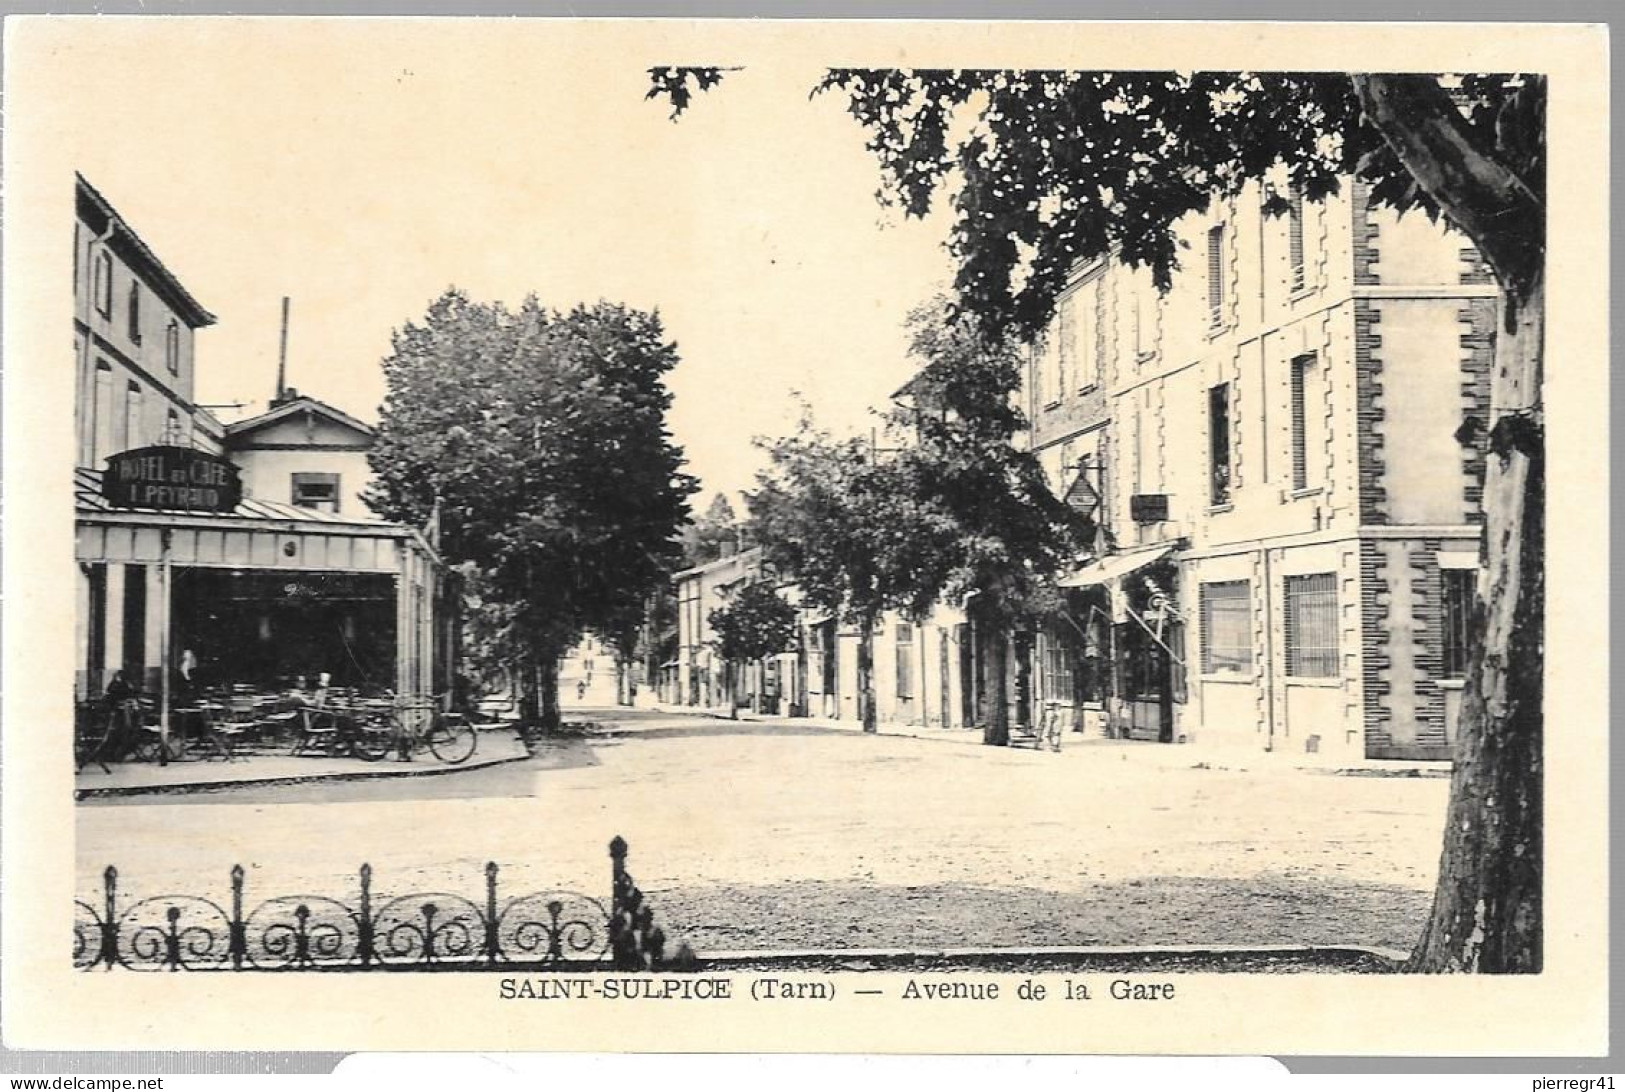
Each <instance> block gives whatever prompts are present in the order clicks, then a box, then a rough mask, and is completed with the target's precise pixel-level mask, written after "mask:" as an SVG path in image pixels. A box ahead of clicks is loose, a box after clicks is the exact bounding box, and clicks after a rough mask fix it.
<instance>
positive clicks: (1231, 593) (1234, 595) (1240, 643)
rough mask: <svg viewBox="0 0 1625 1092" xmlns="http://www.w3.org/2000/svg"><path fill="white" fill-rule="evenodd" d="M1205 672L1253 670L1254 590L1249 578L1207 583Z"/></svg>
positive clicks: (1204, 598) (1204, 592) (1203, 598)
mask: <svg viewBox="0 0 1625 1092" xmlns="http://www.w3.org/2000/svg"><path fill="white" fill-rule="evenodd" d="M1201 606H1202V674H1204V675H1248V674H1251V673H1252V670H1253V594H1252V584H1251V583H1249V582H1248V581H1246V580H1225V581H1222V582H1220V583H1217V584H1203V585H1202V587H1201Z"/></svg>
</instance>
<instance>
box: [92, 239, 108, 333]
mask: <svg viewBox="0 0 1625 1092" xmlns="http://www.w3.org/2000/svg"><path fill="white" fill-rule="evenodd" d="M94 268H95V277H96V283H95V288H94V292H95V299H96V310H97V311H98V312H100V313H101V316H102V318H112V317H113V256H112V255H111V254H109V253H107V251H105V250H103V251H101V252H100V253H99V254H97V255H96V264H95V267H94Z"/></svg>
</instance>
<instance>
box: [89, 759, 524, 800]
mask: <svg viewBox="0 0 1625 1092" xmlns="http://www.w3.org/2000/svg"><path fill="white" fill-rule="evenodd" d="M531 757H532V755H531V754H530V753H529V752H528V751H527V752H526V753H525V754H522V755H510V756H508V757H507V758H493V759H491V760H490V761H488V762H480V763H475V764H472V765H457V766H444V765H442V766H423V767H420V768H418V769H415V770H398V769H383V770H378V769H374V770H354V771H350V770H344V771H340V772H338V773H314V774H289V775H287V776H283V777H260V778H246V779H244V780H241V781H177V782H174V783H172V784H168V785H107V786H103V787H101V788H76V789H74V790H73V798H74V799H75V800H87V799H91V798H94V797H114V796H167V795H172V794H173V795H183V794H185V795H191V794H201V793H208V792H229V791H231V790H233V789H242V788H259V787H260V786H262V785H264V786H269V785H311V784H316V783H318V782H322V781H381V780H384V779H386V778H403V777H445V776H447V775H450V774H458V773H468V772H470V771H472V770H489V769H493V768H495V767H497V766H506V765H509V764H511V763H514V762H524V761H526V760H527V759H529V758H531Z"/></svg>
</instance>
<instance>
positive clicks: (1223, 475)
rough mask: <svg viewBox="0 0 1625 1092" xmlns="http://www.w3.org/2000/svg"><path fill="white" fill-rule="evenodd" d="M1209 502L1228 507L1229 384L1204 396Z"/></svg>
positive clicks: (1222, 384) (1211, 389)
mask: <svg viewBox="0 0 1625 1092" xmlns="http://www.w3.org/2000/svg"><path fill="white" fill-rule="evenodd" d="M1207 430H1208V431H1207V435H1208V468H1209V475H1208V476H1209V479H1210V488H1209V496H1208V500H1209V501H1210V502H1211V503H1212V504H1214V505H1220V504H1229V503H1230V384H1228V383H1220V384H1219V385H1218V386H1216V387H1212V388H1210V389H1209V390H1208V392H1207Z"/></svg>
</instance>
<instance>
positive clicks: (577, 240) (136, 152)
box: [51, 20, 952, 508]
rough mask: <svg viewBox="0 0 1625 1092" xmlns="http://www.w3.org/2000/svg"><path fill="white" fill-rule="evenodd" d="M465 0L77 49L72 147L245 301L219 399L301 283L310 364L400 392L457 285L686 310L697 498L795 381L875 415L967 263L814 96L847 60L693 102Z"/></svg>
mask: <svg viewBox="0 0 1625 1092" xmlns="http://www.w3.org/2000/svg"><path fill="white" fill-rule="evenodd" d="M105 22H106V23H112V22H113V21H111V20H108V21H105ZM97 23H98V24H102V23H104V21H102V20H98V21H97ZM446 28H447V25H446V24H431V23H424V22H419V23H417V24H410V23H407V24H402V23H392V24H389V25H388V27H387V28H386V27H384V26H383V25H381V24H374V23H367V22H360V21H357V22H344V23H338V22H334V23H329V24H326V26H325V27H324V28H323V33H321V34H320V35H319V36H313V35H312V34H311V33H309V31H310V26H309V24H300V23H298V22H297V21H286V20H275V21H272V20H265V21H258V20H233V21H230V22H228V21H224V20H141V21H139V24H138V25H131V24H130V23H129V22H124V23H123V24H122V25H120V26H119V27H118V28H117V29H118V32H117V33H113V32H110V31H109V32H97V28H82V29H81V32H80V33H77V34H75V35H73V36H71V38H69V39H67V40H65V41H64V42H63V43H62V44H61V45H60V46H59V47H58V48H57V49H56V51H55V57H54V63H53V66H52V71H53V73H60V74H61V78H60V79H59V80H58V81H57V82H58V84H59V86H57V87H55V88H53V89H52V90H53V92H54V93H55V95H56V96H58V97H57V98H54V99H53V101H52V104H51V106H52V109H53V111H54V112H55V114H56V115H57V118H58V121H59V124H60V125H61V127H62V128H61V139H62V141H63V148H64V151H65V152H66V156H65V158H66V159H71V162H72V166H73V169H77V170H79V171H81V172H82V173H83V174H84V175H85V176H86V177H87V178H88V179H89V180H90V181H91V183H92V184H93V185H95V186H96V187H97V188H98V189H99V190H100V191H101V192H102V193H103V194H104V195H105V196H106V197H107V198H108V199H109V200H110V201H111V202H112V203H113V205H114V206H115V207H116V208H118V209H119V211H120V212H121V213H122V214H123V215H124V217H125V218H126V220H127V221H128V222H129V223H130V224H132V225H133V226H134V227H135V229H136V231H137V232H139V233H140V234H141V235H142V237H143V238H144V239H145V240H146V241H147V243H148V244H149V245H150V246H151V247H152V248H153V249H154V250H155V251H156V252H157V254H158V255H159V257H160V258H161V259H162V260H163V261H164V262H165V264H166V265H168V266H169V267H170V268H171V269H172V270H173V271H174V272H175V273H176V274H177V275H178V276H179V277H180V279H181V280H182V282H183V283H184V284H185V285H187V287H188V288H189V289H190V290H191V291H192V293H193V295H195V296H196V297H197V298H198V299H199V300H200V301H201V302H202V303H203V304H204V306H205V307H207V308H209V309H210V310H211V311H213V312H214V313H215V314H216V315H217V316H218V317H219V322H218V324H217V325H216V326H214V327H211V328H209V329H207V330H205V331H203V332H201V333H200V335H199V339H198V343H197V344H198V350H197V351H198V383H197V391H196V394H197V398H198V401H200V402H201V403H205V404H222V403H233V402H246V403H248V405H247V406H246V407H245V409H244V410H241V411H233V410H229V409H223V410H221V411H220V413H221V416H223V417H224V418H226V419H232V418H234V417H236V416H240V415H242V414H243V413H246V412H254V411H258V410H261V409H263V408H264V405H265V402H266V400H267V399H268V398H269V397H270V396H271V394H272V393H273V391H274V388H275V376H276V363H277V343H278V325H279V320H280V309H281V298H282V297H283V296H284V295H286V296H288V297H289V298H290V300H291V322H290V329H289V338H288V366H287V374H288V383H289V385H291V386H294V387H297V388H298V389H299V390H300V391H302V392H305V393H309V394H312V395H314V396H316V397H318V398H321V399H323V400H325V401H328V402H331V403H333V404H335V405H337V406H338V407H340V408H341V409H344V410H346V411H347V412H350V413H352V414H354V415H356V416H358V417H361V418H363V419H366V420H375V419H376V409H377V406H378V404H379V402H380V401H381V399H382V396H383V394H384V386H383V377H382V372H381V370H380V368H379V361H380V360H381V359H382V358H383V357H384V356H385V355H386V354H387V352H388V351H389V345H390V333H391V331H392V330H394V329H396V328H398V327H400V326H401V325H402V324H403V323H405V322H407V321H410V320H412V319H414V318H418V317H420V316H421V315H422V314H423V313H424V311H425V309H426V308H427V306H428V304H429V302H430V301H431V300H432V299H434V298H435V297H436V296H437V295H439V294H440V293H441V292H442V291H444V290H445V289H446V288H448V287H450V286H452V285H455V286H457V287H459V288H462V289H463V290H465V291H466V292H468V293H469V294H470V295H472V296H474V297H476V298H481V299H497V300H502V301H505V302H508V303H510V304H517V303H518V302H519V301H520V300H521V299H522V298H523V297H524V296H525V295H526V294H527V293H535V294H536V295H537V296H538V297H539V298H540V299H541V300H542V301H543V302H544V303H546V304H548V305H550V306H554V307H558V308H561V309H564V308H568V307H569V306H570V305H572V304H575V303H577V302H583V301H594V300H598V299H609V300H614V301H620V302H623V303H626V304H629V305H631V306H634V307H638V308H644V309H654V308H658V309H659V311H660V313H661V316H662V318H663V319H664V322H665V326H666V330H667V332H668V335H669V336H670V337H671V338H672V339H673V340H674V341H675V342H676V343H677V346H678V350H679V353H680V356H681V359H682V363H681V365H680V366H679V367H678V368H677V370H676V371H675V372H674V373H672V374H671V376H670V377H669V385H670V387H671V389H672V391H673V394H674V397H675V402H674V406H673V409H672V411H671V415H670V422H671V427H672V431H673V433H674V436H675V439H676V441H677V442H678V443H679V444H680V445H681V446H682V447H683V449H684V450H685V452H686V454H687V456H688V460H689V470H690V472H691V473H694V474H696V475H697V476H698V477H699V478H700V479H701V482H702V485H703V487H704V492H702V493H701V494H700V496H699V497H698V498H697V499H696V506H697V507H701V508H703V506H704V505H705V504H706V503H707V502H708V499H709V497H710V495H711V493H712V492H714V491H717V490H725V491H730V492H732V491H735V490H739V489H741V488H747V487H749V486H750V485H751V484H752V482H753V478H754V473H755V470H756V469H757V468H758V467H759V466H760V465H761V464H762V461H763V457H762V456H761V454H760V453H759V452H758V451H757V450H756V449H755V448H754V447H753V445H752V438H753V437H754V436H757V435H781V434H784V433H786V432H788V431H790V430H792V429H793V427H794V423H795V419H796V415H797V408H796V402H795V398H794V396H793V394H792V392H800V393H801V394H802V395H803V396H805V397H806V399H807V400H808V401H809V402H810V404H811V405H812V407H813V409H814V412H815V415H816V417H817V419H818V420H819V422H820V424H825V425H829V426H833V427H835V428H837V429H839V430H846V429H867V428H868V427H869V425H870V421H869V420H868V419H867V417H866V414H867V412H868V410H869V408H870V407H873V406H878V405H880V404H882V403H884V402H885V400H886V398H887V396H888V395H889V394H890V393H891V392H892V391H893V390H895V389H896V388H897V387H898V386H900V385H901V384H902V383H903V382H904V381H906V379H907V378H908V376H909V374H910V371H911V367H910V365H909V363H908V361H907V359H906V352H905V349H906V337H905V334H904V331H903V329H902V320H903V318H904V316H905V314H906V313H907V311H908V310H909V309H910V308H911V307H912V306H914V305H915V304H917V303H919V302H921V301H922V300H924V299H926V298H928V297H929V296H931V295H932V294H933V293H934V292H936V291H939V290H940V289H941V288H942V287H944V286H945V285H946V284H947V283H948V281H949V280H950V279H951V275H952V270H951V266H950V264H949V261H948V257H947V255H946V253H945V251H944V250H943V249H942V245H941V244H942V240H943V239H944V238H945V236H946V227H947V220H946V216H945V215H942V214H934V216H933V217H932V218H931V219H928V220H926V221H923V222H922V221H910V220H906V219H905V218H904V217H903V216H902V214H901V213H900V212H897V211H891V210H886V209H883V208H882V207H881V206H880V205H879V203H878V202H877V201H876V199H875V191H876V189H877V188H878V186H879V183H880V175H879V171H878V167H877V165H876V162H875V161H874V159H873V158H872V157H871V156H870V155H869V153H868V152H867V151H866V150H865V149H864V147H863V138H864V134H863V131H862V129H861V128H860V127H859V126H858V125H857V123H856V122H855V121H853V120H852V119H851V118H850V117H849V116H848V115H847V114H846V113H845V110H844V103H843V100H841V99H840V98H839V97H838V96H824V97H820V98H818V99H813V100H810V101H809V98H808V91H809V90H810V88H811V87H812V86H813V84H814V83H815V82H816V80H817V78H818V75H819V74H820V72H821V69H820V68H818V67H816V66H812V65H804V66H798V65H796V64H795V63H793V62H792V63H788V64H784V65H772V66H766V67H763V66H748V67H746V68H745V69H744V70H743V71H741V72H737V73H734V74H732V75H731V76H730V77H729V78H728V79H727V81H726V82H725V83H724V84H723V85H722V86H721V87H719V88H717V89H715V90H713V91H712V92H710V93H709V94H707V95H705V96H703V97H701V98H699V99H697V100H696V101H695V103H694V105H693V107H692V108H691V109H690V111H689V112H688V113H686V114H685V115H684V116H683V117H682V118H681V119H680V120H678V121H677V122H673V121H671V120H669V118H668V113H669V110H668V109H667V108H666V106H665V105H664V104H663V103H660V102H655V101H646V100H645V99H644V92H645V91H646V89H647V76H646V75H645V69H646V67H647V64H648V63H651V58H647V57H640V56H637V55H636V54H635V53H632V52H626V51H613V50H612V51H607V52H606V51H602V50H597V51H595V50H592V49H587V48H583V47H582V43H581V41H579V40H578V39H574V38H570V37H568V36H563V35H560V34H557V33H552V32H550V31H549V29H548V28H547V27H546V26H542V25H538V24H536V23H531V22H528V21H527V22H525V23H518V22H514V21H506V20H487V21H484V22H483V25H479V26H475V25H472V24H460V25H459V26H458V27H457V28H456V30H457V33H455V34H448V33H446ZM70 181H71V178H67V177H65V178H64V179H63V185H64V186H67V185H68V183H69V182H70ZM67 237H68V236H67V225H66V224H64V231H63V246H64V249H66V246H67Z"/></svg>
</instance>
